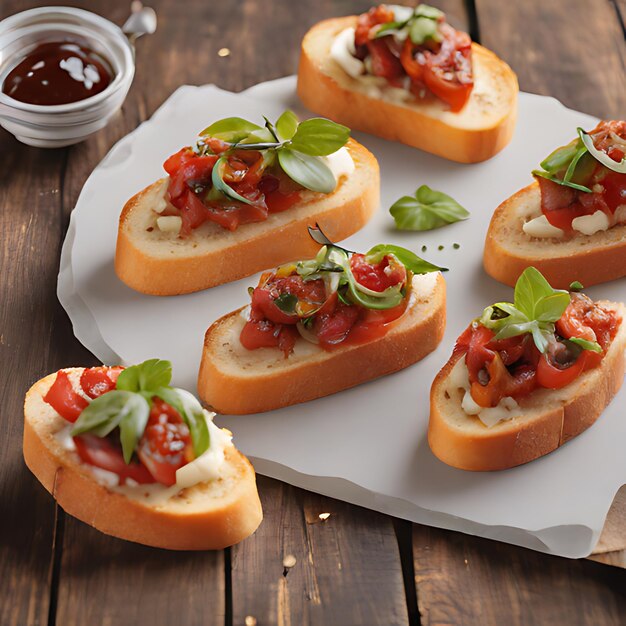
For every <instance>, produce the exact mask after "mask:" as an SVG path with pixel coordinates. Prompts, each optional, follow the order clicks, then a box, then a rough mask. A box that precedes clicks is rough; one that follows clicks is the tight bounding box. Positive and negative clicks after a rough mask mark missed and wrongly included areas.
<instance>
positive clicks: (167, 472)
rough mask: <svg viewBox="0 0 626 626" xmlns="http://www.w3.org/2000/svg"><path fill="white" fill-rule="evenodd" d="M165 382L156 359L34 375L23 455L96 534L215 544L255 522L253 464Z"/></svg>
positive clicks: (192, 546)
mask: <svg viewBox="0 0 626 626" xmlns="http://www.w3.org/2000/svg"><path fill="white" fill-rule="evenodd" d="M170 378H171V365H170V364H169V362H167V361H161V360H158V359H151V360H149V361H145V362H144V363H142V364H140V365H136V366H132V367H129V368H126V369H124V368H121V367H91V368H68V369H62V370H59V371H58V372H56V373H54V374H50V375H49V376H46V377H45V378H42V379H41V380H39V381H38V382H36V383H35V384H34V385H33V386H32V387H31V388H30V390H29V391H28V393H27V394H26V400H25V403H24V417H25V420H24V460H25V461H26V465H27V466H28V467H29V469H30V470H31V471H32V472H33V474H34V475H35V476H36V477H37V479H38V480H39V481H40V482H41V484H42V485H43V486H44V487H45V488H46V489H47V490H48V491H49V492H50V493H51V494H52V495H53V497H54V498H55V500H56V501H57V502H58V503H59V505H60V506H61V508H63V509H64V510H65V511H66V512H67V513H69V514H70V515H73V516H74V517H77V518H78V519H80V520H82V521H83V522H85V523H87V524H90V525H91V526H93V527H95V528H97V529H98V530H100V531H102V532H103V533H106V534H109V535H113V536H115V537H119V538H121V539H127V540H129V541H135V542H138V543H142V544H146V545H149V546H156V547H159V548H168V549H172V550H214V549H221V548H225V547H226V546H230V545H232V544H235V543H237V542H239V541H241V540H242V539H245V538H246V537H248V536H249V535H251V534H252V533H253V532H254V531H255V530H256V528H257V526H258V525H259V524H260V523H261V519H262V517H263V513H262V510H261V503H260V501H259V496H258V493H257V489H256V481H255V473H254V469H253V468H252V466H251V465H250V463H249V461H248V460H247V459H246V458H245V457H244V456H243V455H242V454H241V453H240V452H239V451H237V449H236V448H235V447H234V446H233V444H232V442H231V433H230V432H228V431H227V430H223V429H220V428H218V427H217V426H215V424H214V423H213V420H212V417H213V416H212V414H211V413H209V412H208V411H206V410H203V409H202V407H201V406H200V404H199V402H198V401H197V400H196V398H195V397H194V396H193V395H192V394H190V393H189V392H187V391H184V390H182V389H176V388H173V387H171V386H170V385H169V382H170Z"/></svg>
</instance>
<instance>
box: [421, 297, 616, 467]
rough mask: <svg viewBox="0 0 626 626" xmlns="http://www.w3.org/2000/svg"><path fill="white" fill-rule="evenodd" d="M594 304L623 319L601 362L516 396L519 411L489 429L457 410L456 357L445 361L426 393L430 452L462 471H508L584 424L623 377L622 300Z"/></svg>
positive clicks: (558, 443)
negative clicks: (570, 378)
mask: <svg viewBox="0 0 626 626" xmlns="http://www.w3.org/2000/svg"><path fill="white" fill-rule="evenodd" d="M599 304H601V305H602V306H605V307H607V308H611V309H613V310H616V311H618V313H619V315H620V317H621V320H622V322H621V325H620V328H619V331H618V333H617V335H616V337H615V339H614V340H613V343H612V344H611V346H610V347H609V350H608V352H607V354H606V356H605V357H604V359H603V360H602V361H601V363H600V365H599V366H598V367H595V368H594V369H591V370H588V371H586V372H584V373H583V374H582V375H581V376H579V377H578V378H577V379H576V380H575V381H574V382H572V383H570V384H569V385H567V386H565V387H563V388H562V389H557V390H551V389H536V390H535V391H533V392H532V393H531V394H529V395H528V396H527V397H525V398H521V399H519V400H518V404H519V406H520V409H521V411H520V414H518V415H516V416H515V417H512V418H510V419H508V420H503V421H500V422H498V423H497V424H495V425H494V426H492V427H487V426H485V425H484V424H483V423H482V422H481V421H480V419H479V418H478V417H476V416H471V415H467V413H465V411H464V410H463V409H462V407H461V402H462V400H463V395H464V393H465V389H462V388H460V387H459V386H458V384H455V383H454V381H453V380H451V378H452V377H451V372H452V371H453V369H454V367H455V366H456V364H457V361H458V360H459V359H458V358H452V359H450V360H449V361H448V362H447V363H446V365H445V366H444V367H443V369H442V370H441V371H440V372H439V374H437V377H436V378H435V380H434V382H433V385H432V388H431V392H430V422H429V425H428V443H429V444H430V449H431V450H432V451H433V453H434V455H435V456H436V457H438V458H439V459H440V460H442V461H443V462H444V463H447V464H448V465H452V466H453V467H457V468H459V469H464V470H472V471H490V470H501V469H507V468H509V467H515V466H516V465H521V464H523V463H528V462H529V461H532V460H533V459H536V458H538V457H540V456H543V455H544V454H548V453H549V452H552V451H553V450H556V449H557V448H558V447H559V446H561V445H563V444H564V443H566V442H567V441H569V440H570V439H572V438H573V437H575V436H576V435H579V434H580V433H581V432H583V431H584V430H585V429H587V428H589V426H591V425H592V424H593V423H594V422H595V421H596V420H597V419H598V417H599V416H600V414H601V413H602V411H604V409H605V407H606V406H607V405H608V404H609V402H610V401H611V399H612V398H613V396H615V394H616V393H617V391H618V390H619V388H620V387H621V385H622V382H623V380H624V351H625V350H626V324H624V323H623V320H624V314H625V312H626V310H625V308H624V305H622V304H616V303H612V302H599ZM459 358H463V357H459ZM516 413H517V411H516Z"/></svg>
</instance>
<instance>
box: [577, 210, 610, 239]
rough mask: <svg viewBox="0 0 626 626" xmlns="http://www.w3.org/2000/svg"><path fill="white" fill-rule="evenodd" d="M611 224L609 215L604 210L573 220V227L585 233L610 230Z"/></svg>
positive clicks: (591, 233)
mask: <svg viewBox="0 0 626 626" xmlns="http://www.w3.org/2000/svg"><path fill="white" fill-rule="evenodd" d="M609 226H610V222H609V216H608V215H607V214H606V213H605V212H604V211H596V212H595V213H593V214H591V215H581V216H580V217H576V218H574V219H573V220H572V228H573V229H574V230H577V231H578V232H579V233H582V234H583V235H593V234H594V233H598V232H600V231H601V230H608V229H609Z"/></svg>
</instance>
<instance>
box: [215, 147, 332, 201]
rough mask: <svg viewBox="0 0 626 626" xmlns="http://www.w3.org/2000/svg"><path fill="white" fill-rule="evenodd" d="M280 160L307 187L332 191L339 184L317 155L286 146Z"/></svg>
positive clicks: (280, 154) (312, 189)
mask: <svg viewBox="0 0 626 626" xmlns="http://www.w3.org/2000/svg"><path fill="white" fill-rule="evenodd" d="M278 162H279V163H280V166H281V167H282V169H283V171H284V172H285V174H287V176H289V178H291V179H292V180H294V181H295V182H297V183H298V184H299V185H302V186H303V187H305V188H306V189H310V190H311V191H319V192H322V193H331V192H332V191H334V190H335V187H336V186H337V181H336V180H335V176H334V174H333V173H332V172H331V170H330V168H329V167H328V166H327V165H326V164H325V163H324V162H322V161H321V160H320V159H318V158H317V157H314V156H310V155H308V154H303V153H301V152H296V151H295V150H292V149H287V148H285V149H283V150H280V151H279V152H278ZM213 171H215V168H214V170H213Z"/></svg>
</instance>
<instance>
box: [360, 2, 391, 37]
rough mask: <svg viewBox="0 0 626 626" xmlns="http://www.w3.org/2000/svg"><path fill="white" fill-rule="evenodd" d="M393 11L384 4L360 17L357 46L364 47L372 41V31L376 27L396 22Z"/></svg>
mask: <svg viewBox="0 0 626 626" xmlns="http://www.w3.org/2000/svg"><path fill="white" fill-rule="evenodd" d="M394 19H395V18H394V14H393V10H392V9H390V8H389V7H387V6H385V5H384V4H379V5H378V6H376V7H372V8H371V9H370V10H369V11H368V12H367V13H363V14H361V15H359V17H358V19H357V24H356V30H355V33H354V42H355V45H356V46H364V45H366V44H367V43H368V42H369V41H370V31H371V30H372V28H373V27H374V26H378V25H379V24H386V23H387V22H393V21H394Z"/></svg>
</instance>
